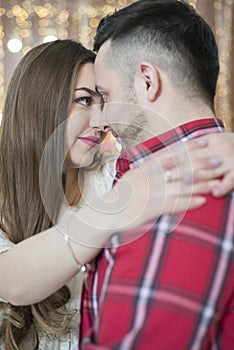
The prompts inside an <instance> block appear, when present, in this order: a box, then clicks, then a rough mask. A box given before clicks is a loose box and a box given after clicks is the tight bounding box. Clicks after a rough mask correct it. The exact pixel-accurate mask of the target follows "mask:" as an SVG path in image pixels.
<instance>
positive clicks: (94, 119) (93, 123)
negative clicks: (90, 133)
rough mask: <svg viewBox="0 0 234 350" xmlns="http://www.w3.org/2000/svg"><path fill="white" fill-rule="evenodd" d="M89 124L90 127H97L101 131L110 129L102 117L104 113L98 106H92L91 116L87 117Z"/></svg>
mask: <svg viewBox="0 0 234 350" xmlns="http://www.w3.org/2000/svg"><path fill="white" fill-rule="evenodd" d="M89 126H90V127H91V128H97V129H99V130H101V131H103V132H107V131H109V130H111V128H110V126H109V125H108V123H107V121H106V119H105V117H104V113H103V112H102V111H101V108H100V107H99V106H94V108H93V109H92V112H91V116H90V119H89Z"/></svg>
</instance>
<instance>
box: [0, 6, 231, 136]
mask: <svg viewBox="0 0 234 350" xmlns="http://www.w3.org/2000/svg"><path fill="white" fill-rule="evenodd" d="M134 1H136V0H50V1H46V0H42V1H38V0H25V1H24V0H22V1H16V0H1V1H0V113H1V112H2V107H3V103H4V98H5V92H6V88H7V85H8V82H9V79H10V76H11V74H12V71H13V69H14V67H15V66H16V64H17V63H18V61H19V60H20V58H21V57H22V56H23V55H24V54H25V53H26V52H27V51H28V50H30V49H31V48H32V47H34V46H36V45H38V44H40V43H42V42H46V41H51V40H55V39H56V38H59V39H66V38H72V39H75V40H79V41H80V42H81V43H82V44H83V45H85V46H86V47H88V48H92V43H93V37H94V35H95V30H96V27H97V25H98V22H99V20H100V18H102V17H103V16H105V15H107V14H108V13H111V12H113V11H114V10H115V9H119V8H120V7H123V6H126V5H128V4H130V3H132V2H134ZM188 2H189V3H190V4H191V5H192V6H194V7H195V8H197V10H198V12H199V13H200V14H201V15H202V16H203V17H204V18H205V19H206V20H207V21H208V23H209V24H210V26H211V27H212V29H213V31H214V33H215V36H216V40H217V44H218V47H219V55H220V64H221V72H220V77H219V82H218V90H217V96H216V112H217V116H219V117H221V118H222V119H223V120H224V123H225V126H226V128H227V129H228V130H233V131H234V99H233V88H234V63H233V62H234V60H233V59H232V57H233V54H234V30H233V29H234V22H233V21H234V20H233V17H234V0H188ZM64 58H65V53H64ZM22 103H23V101H22ZM0 116H1V114H0Z"/></svg>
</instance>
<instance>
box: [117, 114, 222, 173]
mask: <svg viewBox="0 0 234 350" xmlns="http://www.w3.org/2000/svg"><path fill="white" fill-rule="evenodd" d="M223 131H224V126H223V122H222V121H221V120H220V119H216V118H206V119H197V120H193V121H190V122H188V123H185V124H182V125H180V126H178V127H176V128H174V129H171V130H169V131H166V132H165V133H163V134H160V135H158V136H155V137H153V138H151V139H149V140H146V141H145V142H142V143H141V144H138V145H136V146H133V147H131V148H128V149H127V150H126V151H124V152H123V153H122V154H121V155H120V157H119V158H118V161H117V164H116V180H118V179H119V178H120V177H121V176H122V175H123V174H124V173H125V172H126V171H128V170H129V169H132V168H135V167H137V166H138V165H139V164H140V163H142V162H144V161H145V160H146V159H147V158H148V156H149V155H150V154H152V153H155V152H157V151H159V150H161V149H163V148H165V147H167V146H170V145H172V144H173V143H175V142H178V141H182V142H186V141H189V140H191V139H193V138H196V137H198V136H202V135H205V134H210V133H215V132H223Z"/></svg>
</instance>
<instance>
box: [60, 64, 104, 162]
mask: <svg viewBox="0 0 234 350" xmlns="http://www.w3.org/2000/svg"><path fill="white" fill-rule="evenodd" d="M99 103H100V97H99V95H98V94H97V93H96V92H95V79H94V66H93V64H92V63H86V64H84V65H83V66H82V67H81V69H80V71H79V74H78V77H77V81H76V85H75V89H74V92H73V102H72V106H71V108H70V112H69V118H68V120H67V122H66V130H65V152H66V167H67V168H79V167H85V166H88V165H90V164H91V163H92V162H93V160H94V156H95V154H96V152H97V151H98V149H99V144H100V142H101V141H102V139H103V133H102V132H100V131H99V130H98V129H96V128H91V127H89V120H90V118H91V113H92V107H93V106H94V105H96V104H99ZM95 110H97V108H96V109H95Z"/></svg>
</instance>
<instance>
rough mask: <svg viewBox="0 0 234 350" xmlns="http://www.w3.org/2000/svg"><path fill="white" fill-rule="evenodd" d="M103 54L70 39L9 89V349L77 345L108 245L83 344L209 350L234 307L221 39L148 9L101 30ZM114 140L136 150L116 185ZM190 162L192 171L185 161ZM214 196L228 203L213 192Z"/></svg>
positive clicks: (5, 268) (5, 182) (37, 58)
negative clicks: (107, 143) (220, 116)
mask: <svg viewBox="0 0 234 350" xmlns="http://www.w3.org/2000/svg"><path fill="white" fill-rule="evenodd" d="M142 14H144V16H143V15H142ZM197 33H198V34H199V36H198V38H197ZM96 49H97V51H98V54H97V58H96V60H95V55H94V53H93V52H91V51H89V50H87V49H85V48H84V47H82V46H81V45H80V44H79V43H76V42H74V41H71V40H64V41H56V42H52V43H48V44H43V45H40V46H38V47H35V48H34V49H32V50H31V51H30V52H29V53H28V54H27V55H26V56H25V57H24V58H23V59H22V60H21V62H20V63H19V65H18V67H17V68H16V70H15V72H14V74H13V76H12V79H11V82H10V85H9V88H8V92H7V97H6V102H5V108H4V117H3V124H2V127H1V139H0V172H1V183H0V191H1V210H0V212H1V235H0V251H1V252H2V254H1V255H0V281H1V283H0V296H1V304H0V306H1V349H2V348H3V349H4V348H5V349H7V350H9V349H10V350H12V349H30V350H31V349H69V348H71V346H72V344H75V343H76V338H77V333H78V330H77V329H78V327H77V325H78V318H79V313H78V312H77V310H79V300H80V292H81V289H82V282H83V277H84V274H86V271H87V270H89V268H90V265H88V263H89V262H91V261H92V260H93V259H94V258H95V257H96V256H97V254H98V253H99V252H100V250H101V247H103V246H104V245H105V242H107V241H108V240H109V239H111V241H110V243H109V245H110V248H109V249H107V248H106V249H105V250H104V252H105V253H104V254H102V255H100V258H99V260H98V263H97V264H96V272H95V273H93V272H92V273H90V277H89V280H88V281H85V282H88V283H89V289H87V290H86V291H85V293H84V298H83V303H82V305H83V306H82V315H81V316H82V320H81V321H82V322H81V345H80V346H81V347H82V348H84V349H86V348H87V349H89V347H90V348H97V349H98V348H114V347H117V346H119V348H121V349H138V348H139V349H146V348H147V349H151V348H152V349H154V348H155V347H156V344H161V345H159V348H160V349H170V348H171V347H170V346H171V343H170V342H173V344H174V347H176V348H178V349H179V348H181V349H182V348H183V349H188V348H194V349H195V348H197V349H199V347H196V346H197V345H194V347H192V346H193V341H196V343H194V344H202V342H203V341H204V344H205V345H204V346H203V345H201V347H200V348H207V349H208V345H209V344H210V342H211V340H210V339H211V334H213V335H215V336H216V333H215V332H216V331H217V330H218V331H219V330H220V328H218V325H219V324H218V322H219V321H220V319H221V318H222V317H223V316H224V308H225V307H227V306H228V303H229V302H231V295H232V287H231V283H232V282H233V281H232V279H231V278H229V282H226V281H227V280H228V278H227V277H230V276H229V275H228V274H229V273H231V272H233V267H232V264H231V257H232V256H231V253H230V252H232V247H233V246H232V239H233V234H232V233H233V232H232V230H233V226H234V225H233V221H231V220H232V216H231V214H233V208H232V211H231V210H230V206H231V194H230V193H229V191H230V190H231V189H232V188H233V187H234V183H233V181H232V180H231V179H232V176H233V171H234V170H233V169H232V166H231V164H232V162H231V161H230V159H231V157H233V155H232V152H231V151H230V150H231V148H232V145H233V142H234V140H233V139H234V137H233V135H232V134H220V135H207V134H209V133H210V132H212V133H213V132H218V131H222V125H221V122H220V121H219V120H217V119H216V118H215V115H214V113H213V98H214V94H215V88H216V81H217V76H218V70H219V69H218V68H219V67H218V66H219V65H218V57H217V49H216V45H215V42H214V39H213V35H212V33H211V31H210V29H209V27H208V26H207V25H206V23H205V22H204V21H203V20H202V19H201V18H200V17H199V16H198V15H197V14H196V13H195V12H194V11H193V10H192V8H190V7H189V6H188V5H186V4H185V3H183V2H177V1H170V0H168V1H164V2H162V1H155V0H154V1H149V0H147V1H139V2H137V3H135V4H133V5H132V6H129V7H126V8H125V9H122V10H121V11H119V12H116V13H115V14H114V15H112V16H110V17H107V19H106V20H103V21H102V22H101V24H100V29H99V31H98V33H97V39H96ZM133 52H134V54H133ZM94 61H95V75H94ZM201 62H202V64H201ZM112 102H113V103H112ZM116 102H118V103H116ZM123 107H124V108H123ZM162 116H163V117H162ZM165 121H166V122H165ZM168 125H172V127H173V130H169V127H168ZM109 129H112V130H113V132H114V134H115V135H117V136H118V140H119V141H120V142H121V143H122V145H123V147H124V146H126V144H127V147H128V150H124V152H123V153H122V154H121V157H120V158H119V160H118V161H117V164H116V169H117V174H116V182H117V184H116V185H115V186H114V187H113V189H111V182H112V178H113V176H114V173H115V171H114V167H115V163H116V156H114V157H113V156H112V155H110V157H109V158H108V157H106V156H105V157H102V156H101V154H100V152H99V146H100V144H101V142H102V140H103V139H104V137H105V133H106V131H107V130H109ZM170 129H172V128H170ZM200 135H205V136H202V137H201V138H198V139H196V140H193V141H190V143H189V142H188V147H186V146H183V145H182V146H181V145H180V146H177V145H176V141H179V140H182V141H183V142H184V141H188V140H190V139H192V138H195V137H198V136H200ZM149 136H150V137H149ZM155 136H158V137H155ZM126 141H128V142H126ZM129 141H130V142H129ZM226 145H228V146H226ZM230 145H231V146H230ZM165 146H167V149H166V150H164V152H162V150H163V148H164V147H165ZM225 149H226V151H225V153H224V152H223V150H225ZM187 150H189V152H190V153H189V157H190V158H189V159H190V161H191V162H192V165H191V162H188V158H187V159H184V160H182V158H183V156H184V155H185V154H187ZM159 151H160V153H159V154H158V152H159ZM168 153H169V155H168ZM151 154H152V156H153V157H149V156H150V155H151ZM147 158H152V159H151V160H150V159H149V160H147ZM146 160H147V162H146ZM161 165H162V166H163V167H164V168H165V169H166V170H165V172H163V171H162V166H161ZM95 166H96V167H95ZM191 167H192V169H193V170H194V179H195V180H196V179H197V180H198V181H196V182H195V183H194V184H191V181H188V179H189V178H190V175H191V172H190V168H191ZM78 169H79V170H78ZM128 170H130V171H128ZM125 173H126V174H125ZM178 174H179V176H178ZM181 174H183V178H182V176H181ZM78 175H79V176H78ZM219 176H223V179H222V180H217V177H219ZM120 177H121V179H120ZM213 178H214V179H215V180H213ZM96 179H98V183H97V181H96ZM101 179H103V181H104V182H106V183H105V184H104V186H103V185H102V184H101V182H100V181H101ZM146 179H147V181H146ZM78 180H79V181H78ZM185 180H187V181H185ZM93 183H94V184H95V186H94V187H92V191H96V192H97V193H96V197H97V199H94V201H93V204H92V205H90V201H89V200H88V199H87V197H88V196H89V194H90V187H91V186H93ZM129 183H130V184H131V185H132V189H133V190H132V192H131V193H129V187H128V186H126V184H127V185H128V184H129ZM116 186H117V189H116ZM103 187H104V188H105V189H109V191H108V192H107V193H106V194H103V191H102V190H100V193H99V188H103ZM61 188H62V191H61ZM220 189H221V191H220ZM217 190H218V194H219V195H220V194H222V195H224V194H226V195H225V196H224V197H222V198H218V199H217V198H215V197H213V196H212V195H211V194H208V195H207V193H211V192H213V194H215V195H217ZM165 191H166V195H165ZM178 191H179V195H178ZM86 192H87V193H88V195H86ZM129 194H130V196H129ZM91 195H92V196H93V193H91ZM191 195H192V196H191ZM93 197H94V196H93ZM86 202H88V204H89V205H87V206H85V203H86ZM142 206H143V209H142ZM232 206H233V204H232ZM106 207H107V209H106ZM195 208H199V209H195ZM188 209H189V210H188ZM187 210H188V211H187ZM175 212H178V213H181V214H178V215H175ZM171 213H173V215H163V214H171ZM158 218H159V219H158ZM157 219H158V220H157ZM150 220H154V222H155V224H154V225H152V224H150V225H149V226H145V225H143V224H145V223H149V221H150ZM55 224H56V225H55ZM142 225H143V226H142ZM227 225H228V227H227ZM170 227H173V229H174V232H173V233H172V234H168V228H170ZM147 230H148V231H147ZM121 231H126V232H127V234H126V233H125V232H124V233H121V234H120V233H119V232H121ZM169 231H170V230H169ZM128 234H130V237H132V239H131V242H130V243H129V244H124V245H122V244H121V241H123V242H125V238H126V236H127V238H126V239H129V238H128V237H129V236H128ZM131 234H133V236H132V235H131ZM135 234H137V238H138V239H135V238H136V236H135ZM116 242H120V244H118V245H119V247H118V246H116ZM226 248H228V249H226ZM225 249H226V250H225ZM232 254H233V253H232ZM80 270H81V271H80ZM83 271H84V272H85V273H83ZM78 272H79V273H78ZM191 275H192V276H194V280H191ZM216 275H217V276H218V277H217V278H218V281H216V279H215V276H216ZM220 275H222V276H223V277H222V278H221V277H220ZM93 281H94V284H93ZM211 290H212V291H213V290H214V292H213V294H215V293H216V294H217V295H213V294H212V292H211ZM221 291H222V293H223V295H222V293H221ZM90 293H91V295H90ZM156 295H158V297H156ZM221 296H223V297H222V298H221V299H220V297H221ZM90 297H91V309H90V300H89V302H88V304H87V303H86V301H87V298H90ZM209 300H210V303H209ZM220 300H221V302H220V303H219V301H220ZM203 307H204V309H203ZM123 310H125V311H126V312H125V311H124V313H123ZM146 311H147V312H146ZM208 311H209V312H210V313H209V312H208ZM207 315H208V316H207ZM213 319H214V320H215V321H214V322H213ZM188 320H189V321H190V323H189V326H187V321H188ZM161 322H162V323H161ZM164 323H165V324H167V329H164V326H165V324H164ZM195 324H196V327H195ZM225 324H227V323H224V326H225ZM160 327H161V328H160ZM209 327H210V328H209ZM171 329H172V330H173V331H171ZM164 330H165V333H164ZM227 330H228V328H227ZM212 331H213V333H212ZM167 332H169V333H167ZM183 332H184V334H183ZM227 332H228V331H227ZM197 333H198V334H199V336H198V338H199V341H200V343H198V340H197V338H196V337H197ZM191 334H192V335H191ZM168 335H170V336H168ZM193 337H194V339H195V338H196V339H195V340H194V339H193ZM212 339H214V337H212ZM175 341H177V342H178V343H176V342H175ZM165 342H168V343H165ZM189 344H192V345H191V347H189V346H190V345H189ZM207 344H208V345H207ZM206 345H207V347H205V346H206ZM199 346H200V345H199ZM202 346H203V347H202Z"/></svg>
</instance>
